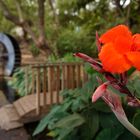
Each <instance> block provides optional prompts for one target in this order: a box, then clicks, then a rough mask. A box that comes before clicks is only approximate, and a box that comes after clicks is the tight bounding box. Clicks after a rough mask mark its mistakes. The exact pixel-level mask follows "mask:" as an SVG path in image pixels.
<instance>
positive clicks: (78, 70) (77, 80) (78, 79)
mask: <svg viewBox="0 0 140 140" xmlns="http://www.w3.org/2000/svg"><path fill="white" fill-rule="evenodd" d="M80 79H81V71H80V65H77V66H76V87H80V85H81V80H80Z"/></svg>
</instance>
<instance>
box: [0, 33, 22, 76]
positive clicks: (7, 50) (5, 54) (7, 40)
mask: <svg viewBox="0 0 140 140" xmlns="http://www.w3.org/2000/svg"><path fill="white" fill-rule="evenodd" d="M0 48H1V49H0V51H1V52H0V60H3V62H2V63H3V65H4V74H5V75H7V76H10V75H12V73H13V72H14V69H15V68H16V67H18V66H19V65H20V63H21V53H20V48H19V45H18V43H17V41H16V40H15V39H14V38H13V37H12V36H11V35H8V34H4V33H0Z"/></svg>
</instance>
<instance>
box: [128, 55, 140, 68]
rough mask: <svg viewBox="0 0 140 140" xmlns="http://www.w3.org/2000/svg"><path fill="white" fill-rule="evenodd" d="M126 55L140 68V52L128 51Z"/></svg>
mask: <svg viewBox="0 0 140 140" xmlns="http://www.w3.org/2000/svg"><path fill="white" fill-rule="evenodd" d="M126 56H127V58H128V60H129V61H130V62H131V63H132V65H133V66H134V67H136V68H137V69H138V70H140V52H128V53H127V54H126Z"/></svg>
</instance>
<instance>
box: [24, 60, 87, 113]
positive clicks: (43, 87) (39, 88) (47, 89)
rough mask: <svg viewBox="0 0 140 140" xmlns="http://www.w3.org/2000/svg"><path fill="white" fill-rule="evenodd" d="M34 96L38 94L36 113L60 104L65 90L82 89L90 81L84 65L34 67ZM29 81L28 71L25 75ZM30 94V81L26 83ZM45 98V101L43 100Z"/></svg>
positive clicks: (69, 64)
mask: <svg viewBox="0 0 140 140" xmlns="http://www.w3.org/2000/svg"><path fill="white" fill-rule="evenodd" d="M31 70H32V72H31V73H32V84H31V85H32V94H34V93H36V112H37V114H39V112H40V107H41V104H42V102H43V106H45V105H48V104H50V105H51V104H54V103H60V102H61V101H62V97H61V96H59V93H60V92H61V91H63V90H64V89H74V88H77V87H82V85H83V84H84V83H85V82H86V81H87V80H88V76H87V74H86V73H85V71H84V64H83V63H77V62H76V63H53V64H51V63H50V64H46V65H41V64H40V65H39V64H38V65H32V66H31ZM25 79H28V70H27V72H26V74H25ZM25 84H26V88H27V89H26V90H27V92H28V84H29V81H28V80H27V81H26V82H25ZM41 96H43V101H42V99H41Z"/></svg>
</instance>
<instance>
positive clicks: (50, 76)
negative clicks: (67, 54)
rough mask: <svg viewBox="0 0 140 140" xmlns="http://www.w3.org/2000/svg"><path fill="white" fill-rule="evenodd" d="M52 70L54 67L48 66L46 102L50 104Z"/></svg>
mask: <svg viewBox="0 0 140 140" xmlns="http://www.w3.org/2000/svg"><path fill="white" fill-rule="evenodd" d="M53 72H54V69H53V67H52V66H49V67H48V100H47V101H49V102H48V104H52V102H53V95H52V91H53V90H52V81H53Z"/></svg>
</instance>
